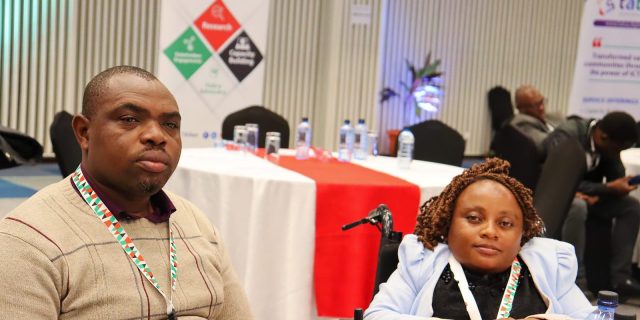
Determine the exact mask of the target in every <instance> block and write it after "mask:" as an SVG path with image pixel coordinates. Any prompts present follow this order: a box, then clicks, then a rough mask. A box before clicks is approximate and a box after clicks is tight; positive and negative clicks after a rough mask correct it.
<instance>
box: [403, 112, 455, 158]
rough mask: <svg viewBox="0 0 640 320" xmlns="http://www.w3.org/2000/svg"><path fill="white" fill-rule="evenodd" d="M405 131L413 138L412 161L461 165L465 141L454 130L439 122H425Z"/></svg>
mask: <svg viewBox="0 0 640 320" xmlns="http://www.w3.org/2000/svg"><path fill="white" fill-rule="evenodd" d="M406 129H408V130H410V131H411V133H413V136H414V138H415V144H414V147H413V158H414V159H416V160H424V161H432V162H438V163H444V164H450V165H453V166H461V165H462V159H463V158H464V147H465V141H464V138H463V137H462V135H461V134H460V133H458V131H456V130H455V129H453V128H451V127H449V126H448V125H446V124H444V123H443V122H442V121H439V120H427V121H424V122H421V123H418V124H416V125H413V126H411V127H407V128H406ZM396 152H397V151H396Z"/></svg>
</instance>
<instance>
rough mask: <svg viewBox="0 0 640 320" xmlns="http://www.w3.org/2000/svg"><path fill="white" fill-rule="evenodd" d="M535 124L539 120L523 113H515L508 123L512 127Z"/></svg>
mask: <svg viewBox="0 0 640 320" xmlns="http://www.w3.org/2000/svg"><path fill="white" fill-rule="evenodd" d="M537 122H540V120H538V119H536V118H534V117H532V116H530V115H528V114H524V113H516V114H515V115H514V116H513V118H511V121H510V123H511V124H512V125H519V124H531V123H537Z"/></svg>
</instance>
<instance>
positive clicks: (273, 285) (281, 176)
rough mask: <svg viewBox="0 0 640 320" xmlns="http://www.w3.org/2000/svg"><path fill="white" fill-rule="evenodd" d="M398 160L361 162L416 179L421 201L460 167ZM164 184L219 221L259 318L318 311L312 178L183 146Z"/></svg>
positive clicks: (238, 155) (309, 315) (239, 155)
mask: <svg viewBox="0 0 640 320" xmlns="http://www.w3.org/2000/svg"><path fill="white" fill-rule="evenodd" d="M287 152H289V150H281V153H287ZM395 160H396V159H395V158H387V157H375V158H369V159H368V160H367V161H358V162H355V163H357V164H360V165H362V166H365V167H367V168H370V169H374V170H378V171H382V172H385V173H387V174H390V175H393V176H397V177H399V178H402V179H405V180H407V181H409V182H411V183H414V184H416V185H418V186H419V187H420V190H421V202H423V201H425V200H426V199H427V198H429V197H431V196H434V195H437V194H438V193H439V192H440V191H441V190H442V189H443V188H444V186H446V185H447V184H448V183H449V181H451V179H452V178H453V176H455V175H457V174H459V173H461V172H462V168H458V167H453V166H448V165H442V164H436V163H429V162H424V161H414V162H413V163H412V166H411V169H409V170H402V169H398V168H397V165H396V161H395ZM166 188H167V189H168V190H170V191H172V192H174V193H176V194H178V195H181V196H183V197H185V198H187V199H189V200H191V201H192V202H193V203H194V204H195V205H196V206H198V207H199V208H200V209H202V210H203V211H204V212H205V214H206V215H207V216H208V217H209V219H210V220H211V222H212V223H213V224H214V225H215V226H216V228H218V230H219V231H220V233H221V234H222V237H223V239H224V241H225V245H226V247H227V249H228V251H229V255H230V256H231V260H232V262H233V265H234V268H235V269H236V271H237V273H238V275H239V277H240V281H241V282H242V284H243V286H244V288H245V289H246V290H247V294H248V296H249V301H250V303H251V308H252V310H253V312H254V314H255V315H256V317H257V319H278V320H284V319H291V320H293V319H295V320H298V319H315V318H317V317H316V316H315V314H316V312H315V307H314V305H315V303H314V297H313V256H314V239H315V201H316V192H315V182H314V181H313V180H312V179H310V178H307V177H305V176H303V175H301V174H298V173H296V172H293V171H290V170H287V169H284V168H282V167H279V166H278V165H275V164H273V163H270V162H268V161H265V160H263V159H260V158H258V157H255V156H253V155H250V154H246V153H243V152H238V151H227V150H223V149H184V150H183V151H182V157H181V158H180V163H179V164H178V168H177V169H176V171H175V173H174V174H173V176H172V177H171V179H170V180H169V182H168V183H167V185H166ZM366 214H367V213H366V212H363V216H365V215H366Z"/></svg>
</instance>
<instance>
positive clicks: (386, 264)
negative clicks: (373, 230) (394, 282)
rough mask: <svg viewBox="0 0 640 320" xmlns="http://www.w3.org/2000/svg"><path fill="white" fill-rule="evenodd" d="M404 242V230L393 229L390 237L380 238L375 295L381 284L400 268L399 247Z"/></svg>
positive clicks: (374, 287)
mask: <svg viewBox="0 0 640 320" xmlns="http://www.w3.org/2000/svg"><path fill="white" fill-rule="evenodd" d="M400 242H402V232H397V231H392V232H391V233H390V234H389V236H388V237H382V238H380V247H379V249H378V267H377V268H376V280H375V282H374V286H373V296H374V297H375V295H376V293H378V291H379V290H380V284H382V283H385V282H387V280H388V279H389V277H390V276H391V274H392V273H393V272H394V271H395V270H396V269H397V268H398V262H399V261H398V248H400Z"/></svg>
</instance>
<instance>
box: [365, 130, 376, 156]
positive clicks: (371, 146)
mask: <svg viewBox="0 0 640 320" xmlns="http://www.w3.org/2000/svg"><path fill="white" fill-rule="evenodd" d="M367 142H368V146H367V149H368V152H369V155H371V156H374V157H375V156H377V155H378V134H377V133H375V132H373V131H369V133H368V134H367Z"/></svg>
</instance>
